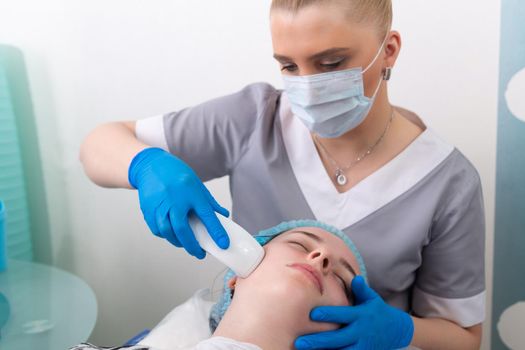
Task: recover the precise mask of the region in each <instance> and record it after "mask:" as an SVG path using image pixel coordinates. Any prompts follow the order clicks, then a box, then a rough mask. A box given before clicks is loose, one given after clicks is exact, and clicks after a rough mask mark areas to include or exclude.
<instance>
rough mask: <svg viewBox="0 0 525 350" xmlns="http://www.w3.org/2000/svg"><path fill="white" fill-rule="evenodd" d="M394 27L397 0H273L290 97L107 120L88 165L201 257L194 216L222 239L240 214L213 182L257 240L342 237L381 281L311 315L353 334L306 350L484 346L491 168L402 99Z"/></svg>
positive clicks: (269, 95)
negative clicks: (210, 186) (392, 96)
mask: <svg viewBox="0 0 525 350" xmlns="http://www.w3.org/2000/svg"><path fill="white" fill-rule="evenodd" d="M391 23H392V5H391V1H390V0H324V1H323V0H302V1H301V0H274V1H273V2H272V7H271V15H270V24H271V35H272V41H273V50H274V58H275V59H276V60H277V61H278V63H279V65H280V69H281V71H282V76H283V80H284V89H283V90H277V89H275V88H274V87H273V86H271V85H269V84H264V83H257V84H252V85H249V86H247V87H245V88H244V89H242V90H241V91H239V92H237V93H234V94H231V95H228V96H224V97H220V98H217V99H214V100H211V101H207V102H204V103H202V104H200V105H197V106H194V107H190V108H187V109H183V110H180V111H177V112H173V113H167V114H164V115H161V116H157V117H152V118H147V119H143V120H138V121H136V122H135V121H129V122H115V123H109V124H104V125H101V126H99V127H97V128H96V129H95V130H94V131H93V132H92V133H91V134H90V135H89V136H88V137H87V138H86V140H85V142H84V143H83V145H82V149H81V160H82V162H83V164H84V167H85V171H86V173H87V175H88V176H89V177H90V178H91V179H92V180H93V181H94V182H95V183H97V184H99V185H101V186H106V187H124V188H135V189H137V190H138V196H139V201H140V207H141V209H142V212H143V214H144V218H145V220H146V223H147V225H148V226H149V228H150V229H151V231H152V232H153V233H154V234H155V235H157V236H159V237H163V238H165V239H166V240H168V241H169V242H171V243H172V244H173V245H175V246H177V247H184V248H185V249H186V250H187V252H188V253H189V254H191V255H193V256H195V257H197V258H199V259H201V258H203V257H204V255H205V253H204V251H203V250H202V249H201V248H200V247H199V245H198V243H197V241H196V240H195V238H194V236H193V233H192V231H191V230H190V228H189V226H188V220H187V216H188V214H189V213H195V214H196V215H197V216H199V217H200V219H201V220H202V221H203V222H204V223H205V225H206V226H207V228H208V231H209V232H210V234H211V235H212V236H213V237H214V239H215V241H216V242H217V244H218V245H219V246H221V247H223V248H225V247H227V246H228V244H229V240H228V236H227V235H226V233H225V231H224V229H223V228H222V226H221V225H220V224H219V222H218V219H217V216H216V215H217V214H216V213H219V214H221V215H225V216H227V215H229V213H228V211H227V210H226V209H224V208H223V207H221V206H220V205H219V204H218V203H217V202H216V201H215V199H214V198H213V197H212V195H211V194H210V193H209V192H208V191H207V190H206V187H205V186H204V185H203V183H202V182H203V181H208V180H210V179H213V178H218V177H221V176H224V175H229V176H230V188H231V195H232V199H233V219H234V220H235V221H236V222H238V223H239V224H241V225H242V226H244V227H245V228H246V229H247V230H248V231H250V232H253V233H255V232H257V231H259V230H260V229H263V228H267V227H271V226H273V225H276V224H278V223H279V222H282V221H285V220H291V219H317V220H320V221H324V222H326V223H329V224H332V225H334V226H336V227H338V228H340V229H342V230H344V232H345V233H346V234H348V235H349V237H350V238H351V239H352V240H353V241H354V242H355V243H356V245H357V246H358V247H359V250H360V251H361V252H362V255H363V258H364V260H365V263H366V265H367V267H368V270H369V286H370V288H368V287H367V288H361V286H352V287H358V288H353V289H354V290H356V291H357V290H359V291H361V292H359V293H357V295H356V296H355V297H356V304H357V305H356V306H354V307H318V308H316V309H314V310H312V313H311V315H310V316H311V318H312V319H313V320H315V321H324V322H337V323H340V324H342V327H341V328H340V329H338V330H337V331H333V332H329V333H319V334H312V335H305V336H301V337H299V338H298V339H297V340H296V343H295V346H296V347H297V348H298V349H321V348H322V349H340V348H343V349H372V348H373V349H392V348H400V347H404V346H407V345H409V344H410V345H412V346H415V347H419V348H423V349H461V350H465V349H477V348H479V345H480V339H481V323H482V322H483V319H484V310H485V304H484V303H485V281H484V234H485V233H484V231H485V228H484V209H483V199H482V191H481V186H480V179H479V175H478V173H477V171H476V169H475V168H474V167H473V166H472V164H471V163H470V162H469V161H468V160H467V159H466V158H465V157H464V156H463V155H462V154H461V153H460V152H459V151H458V150H457V149H456V148H454V147H453V146H451V145H449V144H448V143H446V142H445V141H443V140H442V139H441V138H439V136H438V135H436V133H435V132H434V131H432V130H431V129H430V128H428V127H427V126H426V125H425V123H424V122H423V121H422V120H421V119H420V118H419V117H418V116H416V115H415V114H413V113H411V112H408V111H406V110H404V109H401V108H397V107H393V106H392V104H391V103H390V101H389V99H388V92H387V86H388V84H387V82H388V80H389V79H390V78H391V76H392V74H393V68H394V65H395V62H396V59H397V57H398V55H399V51H400V48H401V38H400V34H399V33H398V32H395V31H391ZM414 69H419V70H420V71H424V69H426V68H425V66H424V64H423V63H422V64H421V67H414ZM430 83H431V82H429V84H430ZM405 93H407V94H410V91H405ZM312 254H325V252H312ZM324 259H326V262H327V263H329V261H330V259H329V257H325V258H324ZM323 261H324V260H323ZM356 281H358V282H359V281H360V279H356V280H354V282H356ZM363 290H364V291H365V292H362V291H363Z"/></svg>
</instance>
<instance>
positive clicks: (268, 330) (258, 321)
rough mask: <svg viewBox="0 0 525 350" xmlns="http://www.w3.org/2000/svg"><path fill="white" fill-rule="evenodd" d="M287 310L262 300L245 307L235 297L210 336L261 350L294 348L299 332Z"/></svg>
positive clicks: (295, 317) (292, 314)
mask: <svg viewBox="0 0 525 350" xmlns="http://www.w3.org/2000/svg"><path fill="white" fill-rule="evenodd" d="M236 302H237V303H236ZM290 311H291V310H283V309H281V308H279V307H276V306H275V305H274V306H273V307H272V306H269V305H264V304H262V303H259V304H257V305H253V304H251V305H250V307H249V308H247V307H246V304H243V303H242V302H240V300H239V298H238V297H237V296H236V298H233V300H232V303H231V305H230V306H229V307H228V311H226V314H225V315H224V317H223V318H222V320H221V322H220V323H219V325H218V327H217V329H216V330H215V332H214V333H213V336H220V337H226V338H231V339H234V340H237V341H240V342H245V343H251V344H254V345H257V346H259V347H260V348H262V349H275V350H287V349H294V346H293V343H294V341H295V339H296V338H297V337H298V336H299V335H301V334H299V332H300V331H299V330H298V329H296V328H297V314H296V313H294V312H290Z"/></svg>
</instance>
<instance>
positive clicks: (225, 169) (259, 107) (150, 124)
mask: <svg viewBox="0 0 525 350" xmlns="http://www.w3.org/2000/svg"><path fill="white" fill-rule="evenodd" d="M279 96H280V92H279V91H278V90H276V89H275V88H274V87H273V86H271V85H269V84H266V83H256V84H251V85H248V86H247V87H245V88H244V89H242V90H241V91H239V92H236V93H234V94H231V95H227V96H223V97H219V98H216V99H213V100H210V101H207V102H204V103H201V104H199V105H196V106H194V107H190V108H186V109H183V110H180V111H177V112H172V113H167V114H164V115H161V116H156V117H152V118H146V119H142V120H139V121H137V123H136V128H135V133H136V136H137V138H138V139H139V140H141V141H143V142H145V143H146V144H148V145H151V146H154V147H160V148H163V149H165V150H168V151H169V152H171V153H172V154H174V155H176V156H178V157H180V158H181V159H182V160H184V161H185V162H186V163H188V165H189V166H190V167H191V168H192V169H193V170H195V172H196V173H197V175H199V177H200V178H201V180H202V181H208V180H211V179H214V178H218V177H222V176H225V175H229V174H230V173H231V171H232V170H233V168H234V167H235V165H236V164H237V163H238V161H239V160H240V158H241V157H242V156H243V154H244V153H245V151H246V149H247V147H249V142H250V139H251V136H252V134H253V133H254V131H255V130H256V128H257V127H258V125H259V122H260V120H261V119H262V118H265V117H273V116H274V115H275V112H276V108H277V102H278V98H279Z"/></svg>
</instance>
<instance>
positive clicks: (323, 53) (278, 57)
mask: <svg viewBox="0 0 525 350" xmlns="http://www.w3.org/2000/svg"><path fill="white" fill-rule="evenodd" d="M348 50H349V48H348V47H333V48H331V49H328V50H324V51H321V52H318V53H316V54H314V55H312V56H310V57H308V60H310V61H313V60H315V59H318V58H321V57H325V56H330V55H333V54H336V53H341V52H343V51H348ZM273 57H274V58H275V59H276V60H278V61H293V60H292V59H291V58H290V57H287V56H284V55H279V54H277V53H276V54H274V55H273Z"/></svg>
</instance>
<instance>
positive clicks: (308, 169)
mask: <svg viewBox="0 0 525 350" xmlns="http://www.w3.org/2000/svg"><path fill="white" fill-rule="evenodd" d="M279 112H280V113H279V115H280V119H281V128H282V134H283V140H284V144H285V147H286V152H287V154H288V158H289V160H290V163H291V166H292V169H293V172H294V174H295V177H296V179H297V182H298V184H299V187H300V188H301V191H302V192H303V195H304V197H305V199H306V201H307V203H308V205H309V206H310V209H311V210H312V212H313V214H314V215H315V217H316V218H317V220H320V221H323V222H326V223H329V224H331V225H334V226H336V227H337V228H339V229H345V228H347V227H349V226H351V225H352V224H354V223H356V222H358V221H359V220H361V219H363V218H365V217H367V216H368V215H370V214H372V213H373V212H375V211H376V210H377V209H379V208H381V207H383V206H385V205H386V204H388V203H390V202H391V201H393V200H394V199H395V198H397V197H398V196H400V195H402V194H403V193H405V192H406V191H408V190H409V189H410V188H412V187H413V186H414V185H415V184H417V183H418V182H419V181H420V180H421V179H423V178H424V177H425V176H426V175H427V174H428V173H430V172H431V171H432V170H433V169H435V168H436V167H437V166H438V165H439V164H440V163H441V162H442V161H443V160H445V158H447V156H448V155H450V153H451V152H452V151H453V150H454V147H453V146H451V145H449V144H448V143H446V142H445V141H443V140H442V139H440V138H439V137H438V136H437V135H436V133H435V132H433V131H432V130H431V129H429V128H428V127H427V128H426V130H425V131H423V133H421V134H420V135H419V136H418V137H417V138H416V139H415V140H414V141H413V142H412V143H410V144H409V145H408V146H407V147H406V148H405V149H404V150H403V151H402V152H401V153H400V154H398V155H397V156H396V157H395V158H394V159H392V160H391V161H389V162H388V163H387V164H385V165H384V166H382V167H381V168H380V169H378V170H376V171H375V172H374V173H372V174H371V175H369V176H368V177H367V178H365V179H363V180H362V181H361V182H359V183H358V184H356V185H355V186H354V187H352V188H351V189H350V190H348V191H347V192H345V193H339V192H338V191H337V189H336V188H335V186H334V185H333V183H332V181H331V179H330V178H329V176H328V174H327V173H326V170H325V168H324V165H323V163H322V161H321V159H320V157H319V154H318V153H317V150H316V148H315V145H314V143H313V140H312V138H311V136H310V131H309V130H308V129H307V128H306V126H305V125H304V124H303V123H302V122H301V121H300V120H299V118H296V117H295V116H294V115H293V113H292V111H291V109H290V105H289V102H288V98H287V97H286V93H284V92H283V94H282V96H281V104H280V110H279ZM400 174H402V176H400Z"/></svg>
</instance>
